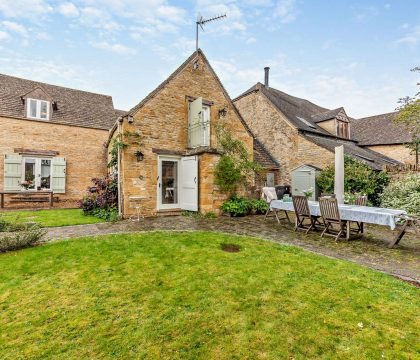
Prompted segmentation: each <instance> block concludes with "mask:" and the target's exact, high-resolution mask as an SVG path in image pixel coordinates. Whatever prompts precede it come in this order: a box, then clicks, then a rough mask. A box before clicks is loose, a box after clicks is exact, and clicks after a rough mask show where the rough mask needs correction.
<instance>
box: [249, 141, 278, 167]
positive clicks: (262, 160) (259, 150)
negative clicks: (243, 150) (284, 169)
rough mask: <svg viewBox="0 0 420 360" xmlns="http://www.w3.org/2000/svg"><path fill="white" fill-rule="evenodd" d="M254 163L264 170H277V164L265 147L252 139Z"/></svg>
mask: <svg viewBox="0 0 420 360" xmlns="http://www.w3.org/2000/svg"><path fill="white" fill-rule="evenodd" d="M254 161H255V162H256V163H257V164H259V165H261V166H262V167H263V168H265V169H278V168H279V167H280V166H279V163H278V162H277V161H276V159H274V157H273V156H272V155H271V153H270V152H269V151H268V150H267V149H266V147H265V146H264V145H263V144H261V143H260V142H259V141H258V140H257V139H256V138H254Z"/></svg>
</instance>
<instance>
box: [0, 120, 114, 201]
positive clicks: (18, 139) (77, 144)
mask: <svg viewBox="0 0 420 360" xmlns="http://www.w3.org/2000/svg"><path fill="white" fill-rule="evenodd" d="M0 124H1V125H0V128H1V135H0V137H1V141H0V153H1V158H0V189H1V190H3V179H4V175H3V174H4V164H3V162H4V154H14V153H15V152H14V149H16V148H25V149H31V150H37V151H39V150H51V151H57V152H58V153H59V154H58V155H57V156H59V157H65V158H66V161H67V169H66V192H65V194H59V195H58V197H59V199H60V202H59V203H58V204H57V206H66V207H68V206H73V207H74V206H76V201H77V200H80V199H81V198H82V197H83V195H84V193H85V191H86V188H87V187H88V186H90V185H91V179H92V178H94V177H101V176H104V175H106V172H107V166H106V164H107V162H106V148H105V142H106V140H107V138H108V131H107V130H98V129H89V128H82V127H76V126H68V125H59V124H52V123H49V122H46V121H31V120H21V119H12V118H2V117H0ZM27 205H28V204H25V206H27ZM54 206H56V205H54Z"/></svg>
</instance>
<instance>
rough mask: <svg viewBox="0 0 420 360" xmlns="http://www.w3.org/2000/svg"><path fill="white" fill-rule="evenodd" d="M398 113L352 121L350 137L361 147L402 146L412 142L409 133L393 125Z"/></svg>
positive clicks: (401, 127)
mask: <svg viewBox="0 0 420 360" xmlns="http://www.w3.org/2000/svg"><path fill="white" fill-rule="evenodd" d="M397 114H398V112H392V113H387V114H380V115H375V116H369V117H365V118H361V119H357V120H353V121H352V124H351V132H352V136H353V137H354V138H355V139H356V140H357V141H358V142H359V144H360V145H362V146H367V145H390V144H403V143H407V142H410V141H412V137H411V135H410V133H409V132H408V131H407V130H406V129H405V128H404V127H403V126H400V125H397V124H395V123H394V119H395V117H396V116H397Z"/></svg>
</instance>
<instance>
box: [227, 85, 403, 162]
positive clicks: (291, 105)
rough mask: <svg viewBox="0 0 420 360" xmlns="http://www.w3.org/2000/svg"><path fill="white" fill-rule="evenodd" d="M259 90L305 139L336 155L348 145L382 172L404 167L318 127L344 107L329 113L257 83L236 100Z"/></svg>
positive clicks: (347, 150)
mask: <svg viewBox="0 0 420 360" xmlns="http://www.w3.org/2000/svg"><path fill="white" fill-rule="evenodd" d="M257 91H261V92H262V93H263V94H264V95H265V96H266V97H267V98H268V99H269V100H270V102H271V103H272V104H273V105H274V106H275V107H276V108H277V109H278V110H279V111H280V112H281V113H282V114H284V115H285V116H286V118H287V119H288V121H289V122H290V123H291V124H292V125H294V126H295V127H296V128H297V129H298V130H299V133H300V134H301V135H302V136H304V137H305V138H306V139H307V140H309V141H311V142H313V143H315V144H317V145H318V146H321V147H323V148H325V149H327V150H329V151H331V152H334V151H335V150H334V148H335V147H336V146H340V145H344V153H345V154H347V155H350V156H352V157H355V158H357V159H358V160H361V161H363V162H364V163H366V164H367V165H369V166H370V167H372V168H374V169H378V170H379V169H381V168H382V167H383V166H384V165H391V164H394V165H398V164H400V163H399V162H398V161H395V160H393V159H390V158H388V157H387V156H385V155H382V154H379V153H377V152H375V151H372V150H370V149H366V148H363V147H361V146H359V145H358V142H357V141H356V140H350V139H343V138H339V137H336V136H334V135H332V134H331V133H329V132H328V131H326V130H324V129H322V128H321V127H320V126H319V125H318V124H317V123H318V122H320V121H324V120H328V119H331V118H333V117H334V116H336V115H338V114H339V113H340V111H341V110H343V108H342V107H340V108H338V109H334V110H329V109H326V108H323V107H321V106H318V105H316V104H314V103H312V102H310V101H308V100H305V99H301V98H298V97H295V96H291V95H289V94H286V93H284V92H283V91H280V90H277V89H273V88H271V87H269V88H267V87H265V86H264V85H263V84H261V83H257V84H256V85H254V86H253V87H251V88H250V89H248V90H247V91H245V92H244V93H242V94H241V95H239V96H238V97H237V98H235V99H234V101H237V100H239V99H240V98H242V97H244V96H247V95H249V94H251V93H253V92H257ZM333 115H334V116H333ZM350 120H351V124H352V125H351V126H352V127H351V130H350V134H352V133H353V122H354V120H353V119H350Z"/></svg>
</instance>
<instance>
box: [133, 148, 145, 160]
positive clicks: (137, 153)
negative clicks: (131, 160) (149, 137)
mask: <svg viewBox="0 0 420 360" xmlns="http://www.w3.org/2000/svg"><path fill="white" fill-rule="evenodd" d="M134 155H136V159H137V162H140V161H143V159H144V154H143V153H142V152H141V151H138V150H137V151H136V152H135V153H134Z"/></svg>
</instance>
